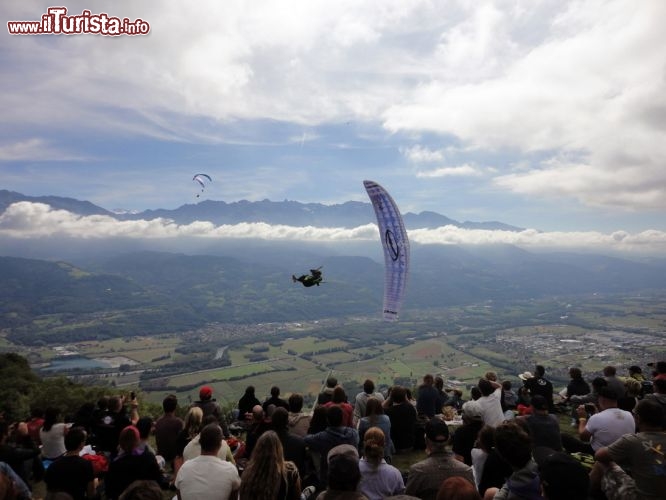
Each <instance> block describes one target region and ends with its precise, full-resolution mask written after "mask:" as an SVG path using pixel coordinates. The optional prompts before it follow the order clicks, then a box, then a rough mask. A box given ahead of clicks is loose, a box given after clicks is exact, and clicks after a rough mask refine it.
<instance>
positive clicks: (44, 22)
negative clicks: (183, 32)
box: [7, 7, 150, 36]
mask: <svg viewBox="0 0 666 500" xmlns="http://www.w3.org/2000/svg"><path fill="white" fill-rule="evenodd" d="M7 30H8V31H9V34H10V35H80V34H91V35H106V36H120V35H147V34H148V33H150V24H148V23H147V22H146V21H144V20H143V19H135V20H134V21H130V20H129V19H128V18H127V17H125V18H123V19H121V18H119V17H114V16H109V15H108V14H106V13H104V12H102V13H101V14H93V13H92V12H90V11H89V10H84V11H83V12H82V13H81V14H79V15H73V16H68V15H67V7H49V8H48V9H47V10H46V14H42V18H41V20H39V21H7Z"/></svg>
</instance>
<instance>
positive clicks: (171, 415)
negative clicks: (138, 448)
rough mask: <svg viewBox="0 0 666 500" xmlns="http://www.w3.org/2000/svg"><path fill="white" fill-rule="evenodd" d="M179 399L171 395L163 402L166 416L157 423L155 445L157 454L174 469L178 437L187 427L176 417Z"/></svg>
mask: <svg viewBox="0 0 666 500" xmlns="http://www.w3.org/2000/svg"><path fill="white" fill-rule="evenodd" d="M177 408H178V398H177V397H176V396H175V395H173V394H170V395H168V396H167V397H165V398H164V399H163V400H162V409H163V411H164V414H163V415H162V416H161V417H160V418H158V419H157V422H155V445H156V446H157V454H158V455H161V456H162V457H163V458H164V460H165V461H166V462H167V463H168V464H169V465H171V466H172V467H173V459H174V458H176V451H177V449H178V435H179V434H180V433H181V431H182V430H183V426H184V425H185V424H184V422H183V420H182V419H181V418H179V417H177V416H176V409H177Z"/></svg>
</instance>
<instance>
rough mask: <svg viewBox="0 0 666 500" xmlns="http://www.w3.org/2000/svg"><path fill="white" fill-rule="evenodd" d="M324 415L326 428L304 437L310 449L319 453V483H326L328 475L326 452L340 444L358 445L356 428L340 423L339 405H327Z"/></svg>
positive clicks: (340, 410)
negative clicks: (326, 421)
mask: <svg viewBox="0 0 666 500" xmlns="http://www.w3.org/2000/svg"><path fill="white" fill-rule="evenodd" d="M326 417H327V420H328V425H327V427H326V429H324V430H323V431H322V432H318V433H317V434H308V435H307V436H305V438H304V439H305V444H306V445H307V446H308V447H309V448H310V450H313V451H315V452H318V453H320V459H319V480H320V482H321V484H326V479H327V477H328V468H327V467H328V461H327V457H328V452H329V451H330V450H331V449H333V448H334V447H336V446H338V445H341V444H350V445H352V446H354V447H358V432H357V431H356V429H353V428H351V427H347V426H345V425H343V424H342V409H341V408H340V407H339V406H337V405H333V406H331V407H329V408H328V409H327V410H326ZM357 454H358V453H357ZM357 467H358V464H357Z"/></svg>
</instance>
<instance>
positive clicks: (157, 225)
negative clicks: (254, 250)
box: [0, 202, 666, 255]
mask: <svg viewBox="0 0 666 500" xmlns="http://www.w3.org/2000/svg"><path fill="white" fill-rule="evenodd" d="M0 237H1V238H13V239H23V240H30V239H44V238H52V237H53V238H55V237H58V238H62V237H67V238H74V239H82V240H94V239H114V238H130V239H137V240H139V239H140V240H160V241H164V240H173V241H174V242H175V241H176V240H178V239H192V238H198V239H218V238H219V239H225V240H230V239H265V240H278V241H279V240H282V241H310V242H318V243H331V244H333V243H350V242H358V241H373V240H376V239H377V227H376V225H374V224H366V225H363V226H359V227H356V228H351V229H347V228H335V227H328V228H322V227H313V226H305V227H295V226H287V225H270V224H266V223H261V222H259V223H240V224H233V225H220V226H216V225H215V224H213V223H211V222H206V221H196V222H192V223H190V224H176V223H174V222H173V221H171V220H167V219H153V220H137V221H118V220H116V219H114V218H112V217H108V216H98V215H93V216H80V215H76V214H73V213H71V212H68V211H66V210H54V209H52V208H51V207H50V206H48V205H45V204H43V203H30V202H17V203H14V204H12V205H10V206H9V207H8V208H7V210H6V211H5V212H4V213H3V214H0ZM409 238H410V241H412V242H413V243H417V244H423V245H497V244H510V245H516V246H519V247H523V248H527V249H530V248H532V249H587V250H597V251H598V250H601V251H616V252H640V253H646V254H657V255H663V252H664V251H666V232H664V231H656V230H647V231H643V232H640V233H636V234H630V233H628V232H625V231H615V232H613V233H609V234H604V233H600V232H593V231H590V232H539V231H537V230H534V229H526V230H524V231H519V232H512V231H491V230H477V229H463V228H458V227H455V226H444V227H440V228H437V229H415V230H410V231H409Z"/></svg>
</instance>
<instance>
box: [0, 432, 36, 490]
mask: <svg viewBox="0 0 666 500" xmlns="http://www.w3.org/2000/svg"><path fill="white" fill-rule="evenodd" d="M12 427H13V426H12ZM16 432H17V433H19V434H22V435H24V436H27V435H28V427H27V426H26V425H25V423H20V424H18V426H17V428H16ZM8 439H9V425H7V422H4V421H2V419H0V462H4V463H6V464H7V465H8V466H9V467H11V468H12V470H13V471H14V472H15V473H16V475H17V476H19V477H20V478H21V480H23V482H25V483H26V484H27V483H28V474H27V471H26V468H25V463H26V461H28V460H33V459H35V457H37V456H38V455H39V448H37V447H36V446H34V447H32V448H24V447H20V446H13V445H10V444H9V443H8V442H7V441H8Z"/></svg>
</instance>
